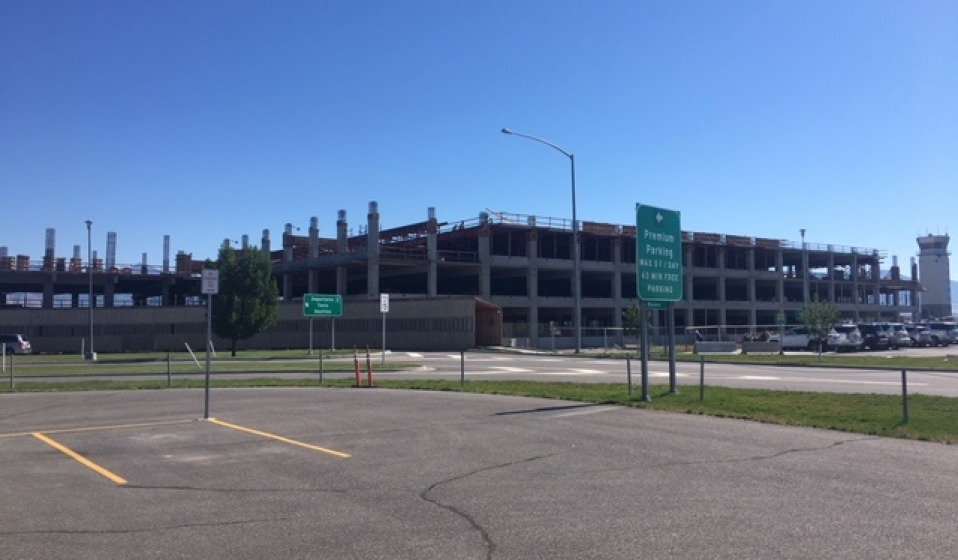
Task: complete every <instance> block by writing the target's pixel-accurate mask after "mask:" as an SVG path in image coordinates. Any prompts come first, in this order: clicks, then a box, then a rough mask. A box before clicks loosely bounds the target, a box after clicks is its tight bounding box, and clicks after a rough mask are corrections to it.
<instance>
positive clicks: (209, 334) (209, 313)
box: [201, 268, 220, 420]
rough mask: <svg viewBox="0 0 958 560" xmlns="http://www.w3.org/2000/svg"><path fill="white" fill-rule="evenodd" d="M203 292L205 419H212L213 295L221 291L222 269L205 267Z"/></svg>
mask: <svg viewBox="0 0 958 560" xmlns="http://www.w3.org/2000/svg"><path fill="white" fill-rule="evenodd" d="M201 288H202V292H203V293H204V294H206V389H205V395H204V403H203V419H204V420H209V419H210V349H211V347H212V346H213V296H214V295H216V294H218V293H220V271H219V270H216V269H214V268H204V269H203V275H202V286H201Z"/></svg>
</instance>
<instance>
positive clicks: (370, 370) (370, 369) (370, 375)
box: [366, 346, 385, 387]
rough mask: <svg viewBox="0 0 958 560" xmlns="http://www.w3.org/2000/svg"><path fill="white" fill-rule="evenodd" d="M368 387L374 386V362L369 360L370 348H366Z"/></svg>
mask: <svg viewBox="0 0 958 560" xmlns="http://www.w3.org/2000/svg"><path fill="white" fill-rule="evenodd" d="M384 355H385V354H384ZM366 386H367V387H372V386H373V362H372V360H370V358H369V346H367V347H366Z"/></svg>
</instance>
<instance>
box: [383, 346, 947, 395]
mask: <svg viewBox="0 0 958 560" xmlns="http://www.w3.org/2000/svg"><path fill="white" fill-rule="evenodd" d="M917 350H919V349H916V351H917ZM920 350H925V349H920ZM929 350H930V349H929ZM942 350H946V349H942ZM951 350H952V352H955V351H956V350H955V349H954V348H952V349H951ZM887 355H892V354H891V353H888V354H887ZM387 356H388V357H387V361H388V362H391V363H402V362H406V363H416V364H422V366H423V367H422V368H419V369H415V370H412V371H401V372H384V373H381V374H379V375H380V377H382V378H423V377H426V378H429V377H438V378H444V379H459V377H460V375H461V370H462V369H463V366H462V364H461V356H460V355H459V354H450V353H441V352H435V353H413V352H406V353H401V352H397V353H392V354H389V355H387ZM956 359H958V357H956ZM464 369H465V376H466V379H487V380H488V379H518V380H533V381H534V380H539V381H541V380H549V381H569V382H576V383H626V382H627V377H628V369H629V368H628V366H627V364H626V361H625V360H620V359H602V358H589V357H575V356H569V355H543V354H517V353H492V352H489V353H485V352H467V353H466V354H465V365H464ZM640 370H641V364H640V362H639V361H637V360H632V361H631V372H632V382H633V384H635V385H639V384H640V383H641V379H640V377H639V374H640ZM704 370H705V383H706V385H717V386H723V387H737V388H753V389H776V390H791V391H821V392H835V393H878V394H900V393H901V390H902V387H901V371H900V370H876V369H864V368H862V369H858V368H834V367H807V366H802V367H793V366H767V365H742V364H721V363H714V362H711V363H706V364H705V365H704ZM701 371H702V364H701V363H698V362H676V378H677V382H678V385H679V387H680V390H681V387H682V386H683V385H685V386H689V385H693V386H698V383H699V376H700V373H701ZM668 377H669V364H668V362H662V361H651V362H649V378H650V382H651V383H652V384H653V385H655V384H665V383H668ZM907 383H908V392H909V393H921V394H926V395H938V396H947V397H958V372H929V371H909V372H908V373H907Z"/></svg>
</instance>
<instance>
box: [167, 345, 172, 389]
mask: <svg viewBox="0 0 958 560" xmlns="http://www.w3.org/2000/svg"><path fill="white" fill-rule="evenodd" d="M172 386H173V352H167V353H166V388H167V389H169V388H170V387H172Z"/></svg>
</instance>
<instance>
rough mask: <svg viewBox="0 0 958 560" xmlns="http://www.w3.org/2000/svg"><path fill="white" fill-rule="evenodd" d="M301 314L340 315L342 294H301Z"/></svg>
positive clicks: (311, 315)
mask: <svg viewBox="0 0 958 560" xmlns="http://www.w3.org/2000/svg"><path fill="white" fill-rule="evenodd" d="M303 316H305V317H342V316H343V296H338V295H329V294H303Z"/></svg>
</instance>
